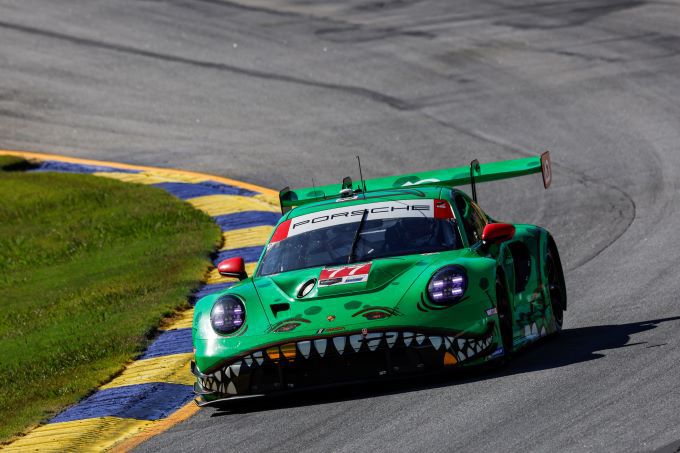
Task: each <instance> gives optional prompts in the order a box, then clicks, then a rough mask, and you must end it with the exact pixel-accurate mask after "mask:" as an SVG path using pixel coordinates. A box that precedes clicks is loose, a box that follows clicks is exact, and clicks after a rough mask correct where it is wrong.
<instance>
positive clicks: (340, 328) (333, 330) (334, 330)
mask: <svg viewBox="0 0 680 453" xmlns="http://www.w3.org/2000/svg"><path fill="white" fill-rule="evenodd" d="M338 330H345V328H344V327H329V328H328V329H326V332H337V331H338Z"/></svg>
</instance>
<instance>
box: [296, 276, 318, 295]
mask: <svg viewBox="0 0 680 453" xmlns="http://www.w3.org/2000/svg"><path fill="white" fill-rule="evenodd" d="M314 285H316V279H315V278H313V279H311V280H309V281H307V282H305V284H304V285H302V286H301V287H300V291H298V293H297V297H298V299H302V298H303V297H305V296H306V295H308V294H309V293H310V292H312V290H313V289H314Z"/></svg>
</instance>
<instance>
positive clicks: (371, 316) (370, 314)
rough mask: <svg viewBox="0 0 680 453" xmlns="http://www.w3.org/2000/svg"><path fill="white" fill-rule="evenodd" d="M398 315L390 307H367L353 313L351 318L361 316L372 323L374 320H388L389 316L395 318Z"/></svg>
mask: <svg viewBox="0 0 680 453" xmlns="http://www.w3.org/2000/svg"><path fill="white" fill-rule="evenodd" d="M398 314H399V313H398V312H397V311H396V310H395V309H394V308H390V307H368V308H364V309H363V310H359V311H358V312H356V313H354V314H353V315H352V317H355V316H363V317H364V318H366V319H368V320H369V321H373V320H376V319H384V318H389V317H390V316H395V315H398Z"/></svg>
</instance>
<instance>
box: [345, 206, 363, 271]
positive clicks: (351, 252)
mask: <svg viewBox="0 0 680 453" xmlns="http://www.w3.org/2000/svg"><path fill="white" fill-rule="evenodd" d="M366 217H368V209H364V213H363V214H361V220H359V226H357V231H356V233H354V240H353V241H352V248H350V249H349V257H347V264H351V263H353V262H354V252H355V249H356V248H357V243H358V242H359V236H360V234H361V229H362V228H363V227H364V223H365V222H366Z"/></svg>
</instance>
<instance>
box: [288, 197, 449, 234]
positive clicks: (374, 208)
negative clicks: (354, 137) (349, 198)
mask: <svg viewBox="0 0 680 453" xmlns="http://www.w3.org/2000/svg"><path fill="white" fill-rule="evenodd" d="M364 211H368V215H367V216H366V221H371V220H377V219H397V218H404V217H426V218H440V219H446V218H453V212H452V211H451V207H450V206H449V203H448V202H446V201H445V200H400V201H396V200H395V201H382V202H377V203H368V204H363V205H358V206H356V205H355V206H346V207H342V208H334V209H329V210H327V211H320V212H315V213H313V214H306V215H302V216H300V217H295V218H292V219H290V220H287V221H286V222H284V223H288V222H290V223H289V224H288V225H286V226H285V229H287V231H286V232H285V235H283V234H282V235H280V236H284V237H291V236H295V235H297V234H302V233H306V232H308V231H314V230H318V229H320V228H326V227H330V226H335V225H342V224H345V223H354V222H359V221H360V220H361V216H362V215H363V214H364ZM283 226H284V224H281V225H280V226H279V228H280V227H283ZM277 233H278V231H277ZM275 236H276V235H275ZM284 237H280V238H279V240H280V239H283V238H284Z"/></svg>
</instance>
